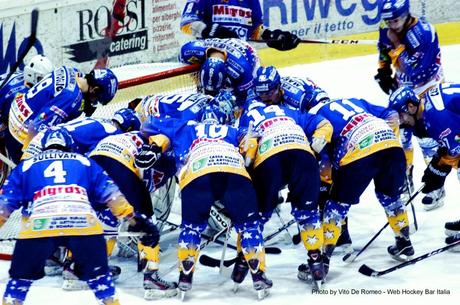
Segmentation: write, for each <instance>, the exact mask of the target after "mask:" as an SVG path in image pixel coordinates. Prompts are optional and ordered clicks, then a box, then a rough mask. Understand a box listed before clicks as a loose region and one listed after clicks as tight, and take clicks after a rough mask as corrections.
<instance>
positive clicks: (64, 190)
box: [33, 185, 88, 201]
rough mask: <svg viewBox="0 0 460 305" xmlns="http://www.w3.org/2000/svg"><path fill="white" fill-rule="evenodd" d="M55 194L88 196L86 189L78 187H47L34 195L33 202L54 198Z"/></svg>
mask: <svg viewBox="0 0 460 305" xmlns="http://www.w3.org/2000/svg"><path fill="white" fill-rule="evenodd" d="M57 194H79V195H84V196H86V197H87V196H88V194H87V193H86V189H84V188H83V187H81V186H78V185H55V186H47V187H45V188H43V189H41V190H39V191H37V192H35V193H34V199H33V200H34V201H36V200H37V199H40V198H42V197H44V196H54V195H57Z"/></svg>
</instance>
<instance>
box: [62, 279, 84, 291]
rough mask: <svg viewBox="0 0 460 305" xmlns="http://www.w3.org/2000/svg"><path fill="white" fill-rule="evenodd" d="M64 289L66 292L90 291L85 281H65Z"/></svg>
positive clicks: (63, 283)
mask: <svg viewBox="0 0 460 305" xmlns="http://www.w3.org/2000/svg"><path fill="white" fill-rule="evenodd" d="M62 289H63V290H66V291H77V290H88V289H89V287H88V285H87V284H86V282H84V281H80V280H64V281H63V282H62Z"/></svg>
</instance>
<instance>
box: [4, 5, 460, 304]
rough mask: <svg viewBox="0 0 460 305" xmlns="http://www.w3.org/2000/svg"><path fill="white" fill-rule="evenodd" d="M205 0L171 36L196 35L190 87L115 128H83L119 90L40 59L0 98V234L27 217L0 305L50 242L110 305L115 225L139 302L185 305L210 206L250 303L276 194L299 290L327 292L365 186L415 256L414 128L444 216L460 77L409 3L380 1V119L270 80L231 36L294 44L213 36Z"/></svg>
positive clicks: (13, 298) (223, 31)
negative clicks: (169, 230) (410, 206)
mask: <svg viewBox="0 0 460 305" xmlns="http://www.w3.org/2000/svg"><path fill="white" fill-rule="evenodd" d="M207 2H213V1H201V2H200V1H190V2H189V3H188V4H187V6H186V9H185V10H184V14H185V15H184V16H185V17H184V19H183V25H182V26H183V30H184V31H186V32H189V33H190V34H191V33H193V34H194V35H196V36H198V37H200V38H202V39H198V40H193V41H190V42H188V43H186V44H184V45H183V46H182V47H181V49H180V55H179V60H180V61H181V62H182V63H185V64H196V63H198V64H199V65H200V71H199V77H198V79H197V92H195V93H190V94H169V95H162V94H155V93H154V92H152V94H151V95H148V96H142V97H140V98H139V99H137V100H136V102H135V103H134V102H133V103H130V107H128V108H121V109H119V110H117V111H116V112H115V113H114V114H113V116H112V117H111V118H97V117H93V116H92V114H93V113H94V111H95V109H96V107H98V105H99V104H102V105H106V104H107V103H109V102H110V101H111V100H112V99H113V97H114V96H115V94H116V92H117V88H118V80H117V77H116V76H115V74H114V73H113V72H112V71H111V70H110V69H94V70H92V71H91V72H89V73H87V74H85V73H84V72H82V71H80V70H78V69H76V68H72V67H65V66H63V67H58V68H54V67H53V65H52V63H51V62H50V61H49V60H48V59H47V58H46V57H44V56H42V55H37V56H35V57H33V58H32V59H31V60H30V62H29V63H28V64H27V65H26V66H25V69H24V71H22V72H17V73H15V74H14V75H13V77H12V78H10V79H9V80H8V82H7V83H6V85H5V86H3V87H2V88H1V89H0V111H1V112H0V115H1V124H2V125H1V126H2V134H1V136H2V144H3V145H4V149H3V152H4V154H5V152H6V153H7V155H8V157H9V158H10V160H11V161H12V163H14V165H16V167H14V168H13V169H12V170H11V173H10V174H9V176H8V177H7V179H6V180H5V182H4V184H3V188H2V192H1V195H0V223H1V224H3V223H4V222H5V221H6V220H7V219H8V217H9V216H10V215H11V213H13V211H15V210H17V209H21V208H22V215H23V220H22V229H21V232H20V235H19V239H18V240H17V242H16V246H15V250H14V253H13V259H12V263H11V269H10V271H9V274H10V280H9V282H8V284H7V287H6V291H5V293H4V297H3V301H4V302H6V304H23V302H24V300H25V298H26V295H27V292H28V290H29V288H30V286H31V284H32V283H33V281H34V280H37V279H40V278H42V277H43V276H45V272H44V270H45V266H48V263H49V262H48V261H49V260H50V257H53V256H54V253H55V252H56V250H58V249H60V248H65V249H66V251H67V255H66V259H65V261H64V262H59V263H60V264H61V265H62V264H63V265H64V272H63V274H64V279H65V280H69V281H70V282H72V281H75V282H78V280H81V281H85V282H86V284H87V285H88V286H89V288H90V289H92V291H93V292H94V294H95V296H96V298H97V299H98V301H99V302H100V303H101V304H106V305H109V304H119V301H118V299H117V297H116V294H115V286H114V278H116V276H117V275H118V274H117V273H119V270H115V269H114V268H112V267H111V266H109V264H108V257H110V255H111V252H112V250H113V247H114V245H115V242H116V240H115V238H116V235H114V236H113V235H112V236H104V232H119V231H120V230H122V229H121V228H125V229H126V227H127V230H128V231H129V232H132V233H133V234H138V235H137V236H139V237H138V243H137V251H138V257H139V262H138V263H139V266H140V267H139V268H140V269H142V270H143V274H144V277H143V284H142V285H143V288H144V290H145V294H144V297H145V298H146V299H154V298H161V297H171V296H175V295H176V294H177V293H178V292H179V293H180V295H181V297H182V299H183V298H184V296H185V295H186V293H187V292H188V291H190V290H191V289H192V283H193V275H194V272H195V267H196V264H197V263H198V257H199V254H200V250H201V249H202V248H203V244H202V238H201V236H202V233H203V232H204V231H205V230H206V228H207V226H208V218H209V215H210V211H211V209H215V207H216V206H218V209H219V211H220V213H222V214H223V215H225V217H226V218H228V219H229V221H228V227H227V228H223V229H222V230H218V231H216V232H217V233H215V235H214V237H215V239H217V238H218V237H222V236H227V237H228V230H229V228H230V227H233V228H234V229H235V231H236V233H237V252H238V256H237V259H236V262H235V265H234V268H233V271H232V274H231V279H232V280H233V282H234V283H235V289H234V290H235V292H236V291H237V287H238V285H239V284H241V283H242V282H243V281H244V280H245V279H246V277H247V276H248V275H249V274H250V278H251V279H252V282H253V287H254V289H255V290H256V292H257V294H258V297H259V298H264V297H265V296H266V295H267V294H268V292H269V290H270V289H271V288H272V286H273V285H274V283H273V282H272V281H271V280H270V279H269V277H268V274H269V268H267V264H266V256H265V248H264V236H265V235H266V234H265V233H266V232H265V231H264V226H265V224H266V222H267V221H268V220H269V219H270V218H271V216H272V214H273V213H274V212H276V209H277V205H278V204H279V193H280V191H281V190H283V189H285V188H287V190H288V198H287V200H286V201H287V202H289V203H290V204H291V214H292V216H293V218H294V219H295V222H296V224H297V225H298V227H299V231H300V239H301V241H302V243H303V245H304V247H305V251H306V256H305V257H306V260H305V262H304V264H301V265H300V266H298V267H295V266H293V267H292V268H297V277H298V279H299V280H301V281H305V282H306V283H307V284H308V285H311V286H312V287H313V288H321V285H322V284H323V283H325V282H326V281H327V275H328V273H329V270H330V269H331V268H334V266H333V265H331V264H330V261H331V256H332V255H333V253H334V250H335V249H336V247H337V246H340V245H343V244H348V245H350V244H351V237H350V234H349V232H348V228H347V223H348V218H347V215H348V213H349V210H350V207H351V206H352V205H355V204H358V203H359V199H360V196H361V195H362V193H363V192H364V191H365V189H366V188H367V187H368V186H369V184H370V183H371V181H374V186H375V195H376V197H377V199H378V201H379V203H380V204H381V206H382V207H383V210H384V211H385V214H386V217H387V219H388V223H389V225H390V227H391V229H392V231H393V233H394V236H395V243H394V244H392V245H389V246H388V249H387V251H388V253H389V255H390V256H391V257H392V258H394V259H396V260H399V261H406V260H409V259H411V258H412V257H413V256H414V254H415V252H416V251H415V249H414V247H413V245H412V243H411V240H410V236H409V218H408V214H407V211H406V203H407V198H408V196H410V195H411V194H413V192H414V190H413V181H412V168H413V166H412V146H411V142H410V138H411V136H412V134H414V135H415V136H416V137H417V138H419V139H420V142H419V143H420V145H421V147H422V151H423V152H424V157H425V158H426V161H427V168H426V169H425V171H424V175H423V178H422V181H423V183H424V186H423V190H422V192H423V193H424V194H426V196H425V197H424V198H423V201H422V202H423V204H424V206H425V208H426V209H427V210H431V209H434V208H438V207H440V206H442V204H443V197H444V194H445V190H444V182H445V179H446V177H447V175H448V174H449V172H450V171H451V170H452V168H458V167H459V165H460V164H459V161H460V83H446V82H444V79H443V76H442V67H441V63H440V60H439V58H440V50H439V46H438V45H437V43H438V42H437V36H436V33H435V32H434V29H433V28H432V27H430V26H428V24H427V23H426V22H425V21H421V20H419V19H418V18H416V17H413V16H412V15H411V14H410V13H409V1H395V0H385V1H383V6H382V18H383V20H384V22H383V23H382V24H383V25H384V27H382V29H381V32H380V35H381V36H380V40H379V45H378V47H379V51H380V58H379V59H380V63H379V64H380V66H379V69H378V74H377V75H376V76H375V78H376V80H377V81H378V82H379V85H380V86H381V88H382V90H383V91H385V92H386V93H387V94H389V100H388V106H387V107H383V106H378V105H376V104H373V103H372V101H367V100H364V99H361V98H347V99H342V98H338V99H331V98H330V97H329V94H328V93H327V92H325V91H324V90H323V89H321V88H320V87H319V86H318V85H316V84H315V83H314V82H313V81H312V80H310V79H308V78H307V77H302V78H300V77H291V76H283V77H281V75H280V74H279V73H278V71H277V69H276V68H275V67H273V66H261V64H260V61H259V57H258V56H257V52H256V50H255V49H254V48H253V47H252V46H251V45H250V44H249V43H247V42H246V41H244V39H249V38H251V37H252V38H254V39H255V38H260V37H262V38H263V39H266V40H268V41H269V44H268V45H269V46H271V47H274V48H277V49H279V50H289V49H292V48H295V47H296V46H297V44H298V43H299V41H298V38H297V37H296V36H295V35H292V34H290V33H289V32H282V31H280V30H273V31H270V30H268V29H263V28H262V27H261V25H260V24H261V23H258V24H257V27H254V28H251V27H250V28H248V27H240V26H235V25H234V24H231V25H230V26H227V27H226V26H225V22H224V23H223V24H220V25H219V23H214V24H212V22H213V20H215V19H213V18H210V17H209V16H207V15H206V16H205V17H203V18H204V19H202V20H201V19H200V16H198V15H196V14H194V13H193V12H195V10H196V8H195V9H193V7H194V5H199V4H197V3H202V4H203V3H207ZM230 2H232V0H230ZM234 2H235V1H233V2H232V5H240V4H239V3H240V2H241V1H240V2H238V3H236V2H235V3H234ZM244 2H245V1H243V3H244ZM241 5H243V4H241ZM255 11H256V12H257V10H255ZM259 11H260V7H259ZM260 15H261V13H260V12H259V14H253V16H255V17H257V16H259V17H257V18H259V19H260ZM259 25H260V26H259ZM197 33H199V34H200V35H198V34H197ZM251 33H252V34H251ZM408 33H409V34H408ZM408 36H410V37H411V38H410V39H409V38H407V37H408ZM431 37H436V39H435V40H433V39H431ZM427 39H428V41H429V43H424V42H425V41H427ZM414 40H418V41H417V42H415V41H414ZM421 48H426V49H427V51H424V50H423V49H421ZM421 54H422V55H421ZM414 56H415V57H418V58H419V60H418V61H417V62H416V64H414V60H413V58H412V57H414ZM420 58H421V59H420ZM393 69H394V70H395V71H393ZM394 72H395V73H394ZM393 74H394V75H395V76H393ZM5 148H6V150H5ZM459 179H460V175H459ZM168 181H177V184H178V186H179V188H180V200H181V224H180V233H179V236H178V242H177V259H178V266H179V268H178V269H179V270H178V271H179V274H178V281H177V282H174V281H166V280H165V279H163V278H162V276H160V273H159V269H160V243H159V241H160V237H161V236H160V235H161V234H160V230H159V229H158V227H157V225H156V224H155V222H154V221H153V218H152V216H153V214H154V208H155V207H154V206H153V203H152V199H151V196H150V195H151V193H154V192H156V191H158V189H159V188H161V187H162V186H164V185H165V184H167V183H168ZM173 183H175V182H173ZM125 229H123V230H125ZM446 229H447V230H448V232H449V235H450V237H449V238H448V242H449V243H452V242H456V241H457V240H459V239H460V220H459V221H456V222H450V223H446ZM86 249H92V251H87V250H86ZM293 270H295V269H293ZM275 284H276V283H275ZM307 284H306V285H307ZM101 287H103V288H101Z"/></svg>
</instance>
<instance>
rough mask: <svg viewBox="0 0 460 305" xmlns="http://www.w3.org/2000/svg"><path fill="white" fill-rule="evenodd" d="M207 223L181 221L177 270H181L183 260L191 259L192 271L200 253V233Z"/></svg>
mask: <svg viewBox="0 0 460 305" xmlns="http://www.w3.org/2000/svg"><path fill="white" fill-rule="evenodd" d="M206 226H207V224H206V223H204V224H200V225H197V224H192V223H186V222H185V223H182V229H181V232H180V234H179V241H178V245H179V246H178V249H177V258H178V259H179V271H183V263H184V262H185V261H190V260H192V261H193V267H192V271H194V270H195V262H196V261H197V259H198V254H199V253H200V250H199V249H200V241H201V233H202V232H203V231H204V230H205V229H206Z"/></svg>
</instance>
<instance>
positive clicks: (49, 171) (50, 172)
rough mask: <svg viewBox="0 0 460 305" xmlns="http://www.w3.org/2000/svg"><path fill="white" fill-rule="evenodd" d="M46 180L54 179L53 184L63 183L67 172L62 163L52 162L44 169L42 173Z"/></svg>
mask: <svg viewBox="0 0 460 305" xmlns="http://www.w3.org/2000/svg"><path fill="white" fill-rule="evenodd" d="M43 174H44V176H45V177H46V178H52V177H54V180H53V181H54V183H63V182H65V176H66V175H67V172H66V171H65V170H64V167H63V166H62V161H60V160H59V161H53V162H51V164H50V165H48V167H47V168H46V169H45V171H44V172H43Z"/></svg>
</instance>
